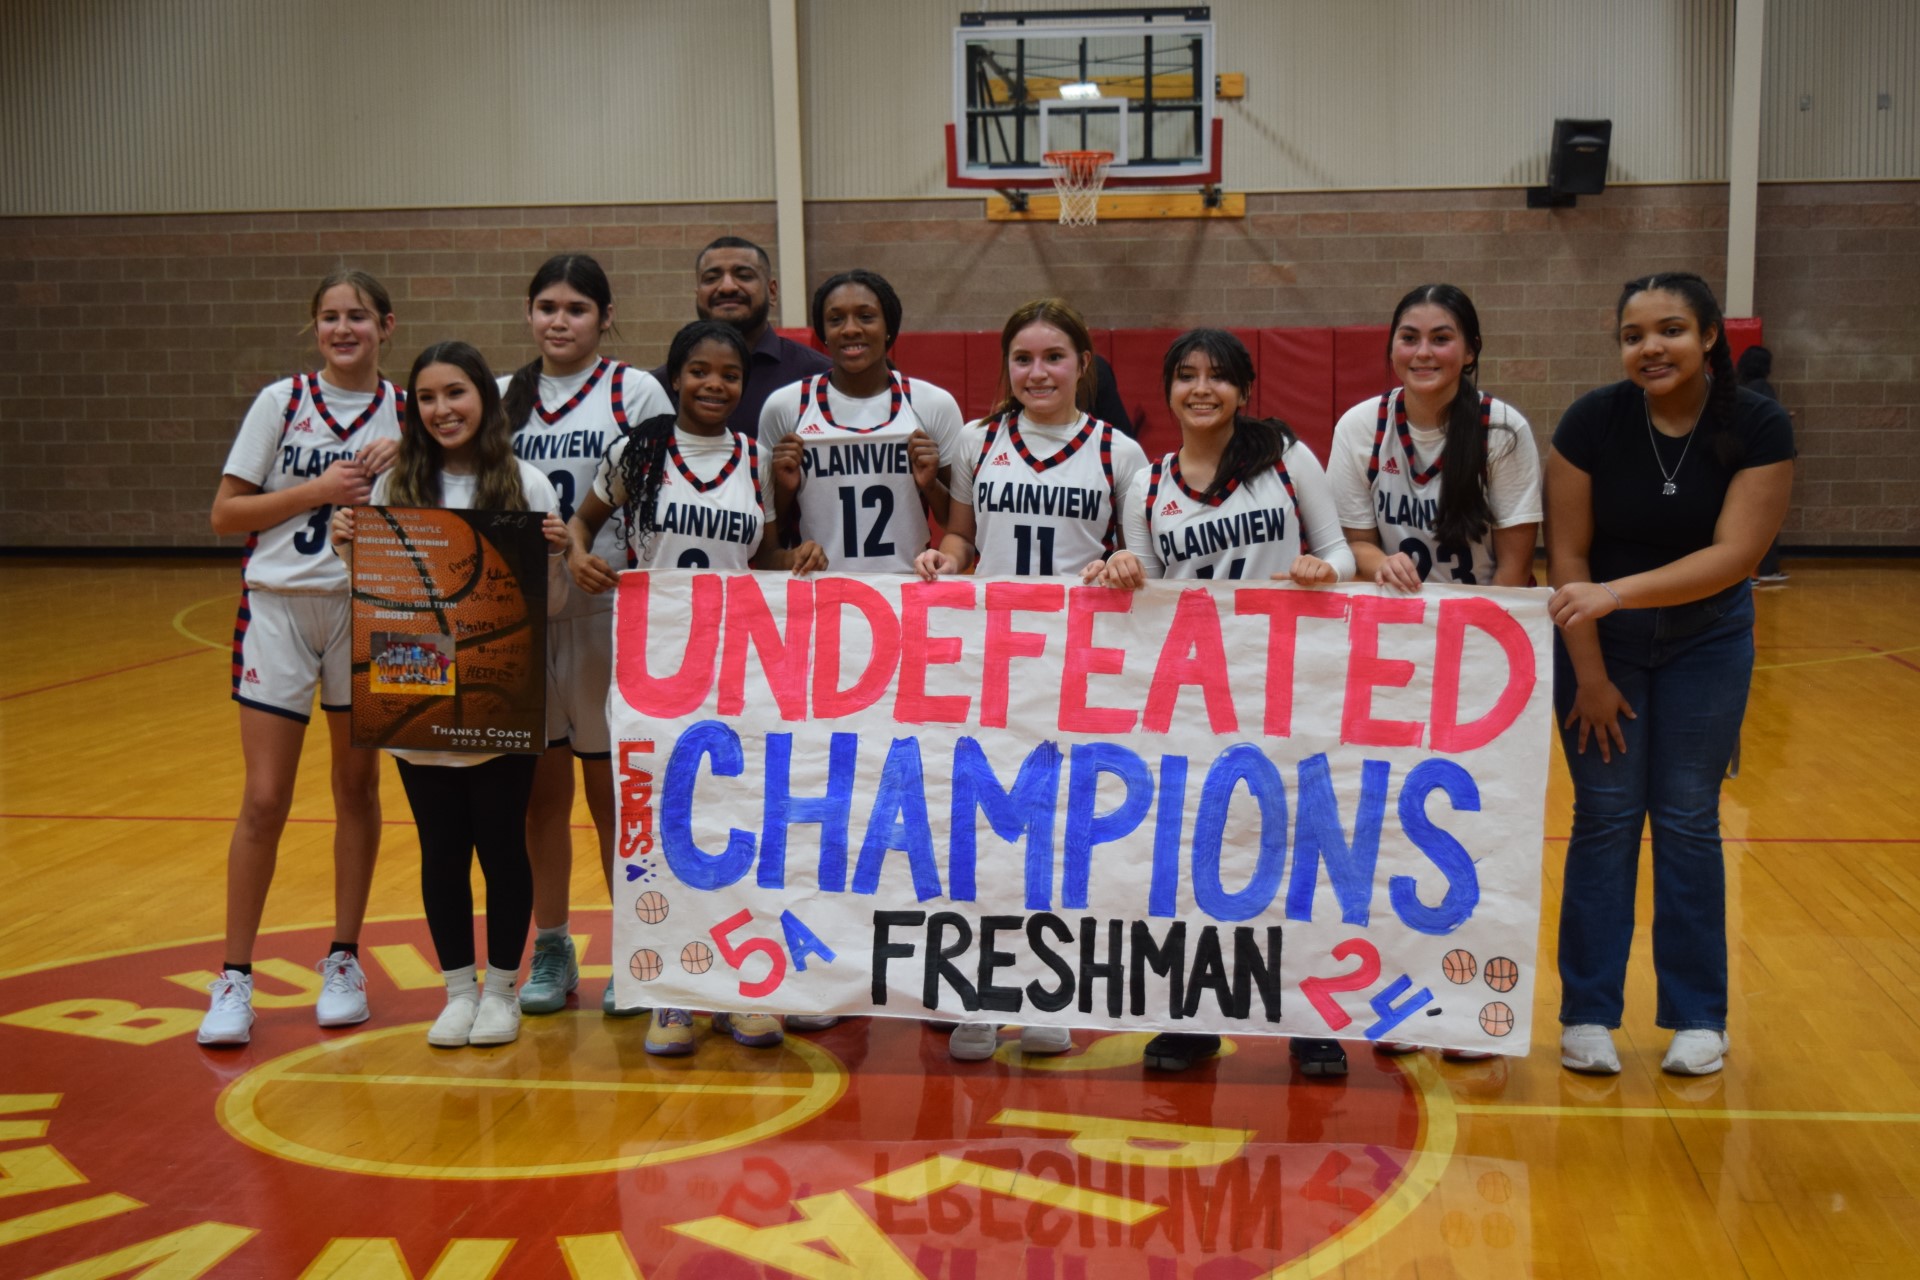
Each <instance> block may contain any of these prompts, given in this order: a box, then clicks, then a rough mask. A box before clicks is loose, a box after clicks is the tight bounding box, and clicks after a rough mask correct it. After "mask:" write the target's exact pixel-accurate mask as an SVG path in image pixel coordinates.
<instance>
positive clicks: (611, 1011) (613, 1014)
mask: <svg viewBox="0 0 1920 1280" xmlns="http://www.w3.org/2000/svg"><path fill="white" fill-rule="evenodd" d="M646 1011H647V1006H645V1005H643V1004H641V1005H635V1006H634V1007H633V1008H631V1009H622V1008H619V1007H618V1006H616V1005H615V1004H614V1003H613V979H612V978H608V979H607V989H606V990H605V991H602V992H601V993H600V1012H601V1013H603V1014H605V1015H606V1016H607V1017H609V1018H637V1017H639V1016H640V1015H641V1014H643V1013H645V1012H646Z"/></svg>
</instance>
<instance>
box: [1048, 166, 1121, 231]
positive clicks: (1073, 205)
mask: <svg viewBox="0 0 1920 1280" xmlns="http://www.w3.org/2000/svg"><path fill="white" fill-rule="evenodd" d="M1040 160H1041V162H1042V163H1043V164H1045V165H1046V166H1047V168H1049V169H1051V170H1052V171H1053V189H1054V190H1055V191H1057V192H1059V193H1060V225H1061V226H1063V227H1090V226H1092V225H1093V224H1094V223H1095V222H1096V221H1098V220H1099V213H1100V188H1101V186H1102V185H1104V184H1105V183H1106V180H1107V166H1108V165H1109V164H1110V163H1112V161H1113V152H1111V151H1049V152H1047V153H1046V154H1045V155H1044V156H1041V157H1040Z"/></svg>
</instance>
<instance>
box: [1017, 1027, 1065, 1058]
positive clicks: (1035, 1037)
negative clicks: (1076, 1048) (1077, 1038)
mask: <svg viewBox="0 0 1920 1280" xmlns="http://www.w3.org/2000/svg"><path fill="white" fill-rule="evenodd" d="M1071 1048H1073V1031H1072V1029H1071V1028H1068V1027H1022V1028H1020V1052H1022V1053H1065V1052H1066V1051H1067V1050H1069V1049H1071Z"/></svg>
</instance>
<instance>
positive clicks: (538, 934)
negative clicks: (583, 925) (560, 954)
mask: <svg viewBox="0 0 1920 1280" xmlns="http://www.w3.org/2000/svg"><path fill="white" fill-rule="evenodd" d="M569 923H570V922H569V921H566V920H562V921H561V922H560V923H559V924H557V925H555V926H553V928H551V929H548V928H546V927H545V926H540V925H536V926H535V927H534V930H533V940H534V941H535V942H536V943H539V942H552V941H553V940H554V939H555V938H564V937H566V936H567V925H568V924H569Z"/></svg>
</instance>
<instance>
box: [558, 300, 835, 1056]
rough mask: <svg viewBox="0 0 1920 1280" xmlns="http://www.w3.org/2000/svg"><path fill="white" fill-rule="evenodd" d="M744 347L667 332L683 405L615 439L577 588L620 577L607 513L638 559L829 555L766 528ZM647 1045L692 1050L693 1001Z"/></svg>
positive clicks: (748, 1029)
mask: <svg viewBox="0 0 1920 1280" xmlns="http://www.w3.org/2000/svg"><path fill="white" fill-rule="evenodd" d="M748 359H749V357H748V352H747V344H746V340H745V339H743V338H742V337H741V336H740V331H739V330H737V329H735V328H734V327H733V326H732V325H730V324H724V323H722V322H721V321H718V320H696V321H694V322H693V323H692V324H690V325H687V326H686V327H685V328H683V329H681V330H680V332H679V333H677V334H675V335H674V338H673V344H672V345H671V346H670V347H669V348H668V349H667V380H668V382H669V383H671V384H672V386H673V391H674V395H675V397H676V398H677V399H678V401H679V405H680V409H679V413H678V414H677V415H675V414H662V415H661V416H659V417H655V418H650V419H648V420H647V421H646V422H643V423H641V424H640V425H639V426H637V427H635V428H634V429H633V430H632V431H631V432H630V433H628V434H627V435H624V436H622V437H621V438H620V439H618V440H616V441H614V443H613V445H612V446H611V447H610V448H609V449H608V450H607V456H606V457H605V458H604V459H603V460H602V461H601V463H600V468H599V471H598V472H597V474H596V475H595V476H594V480H593V489H592V491H591V492H590V493H588V495H587V496H586V498H585V499H584V500H583V501H582V502H581V504H580V509H579V510H578V511H577V512H575V513H574V516H573V520H572V522H571V524H570V526H569V528H570V530H571V532H572V535H573V543H572V548H571V550H570V552H569V554H568V560H569V563H570V567H571V568H572V570H573V578H574V582H575V583H576V584H577V585H578V586H579V587H580V589H581V590H582V591H586V592H589V593H592V594H595V595H605V594H607V593H609V592H610V591H611V590H612V589H613V588H614V587H615V586H616V585H617V583H618V579H617V576H616V574H615V571H614V569H613V567H612V565H610V564H609V563H608V562H607V560H606V559H605V558H604V557H602V556H600V555H596V554H595V553H594V550H593V548H594V547H595V546H596V543H595V539H596V536H597V535H599V534H600V533H601V532H602V530H603V529H604V528H605V527H606V526H607V525H608V524H609V523H611V524H612V525H613V527H614V531H615V535H616V541H617V542H618V543H619V544H620V546H621V547H622V548H623V554H622V556H621V557H620V558H619V559H620V561H622V562H624V563H625V564H627V565H630V566H632V567H634V568H639V569H718V570H722V571H724V572H729V573H740V572H744V571H745V570H747V569H749V568H754V567H758V568H762V569H790V570H792V571H793V572H795V573H810V572H814V571H817V570H819V569H823V568H825V567H826V557H825V555H824V554H823V553H822V552H821V550H820V546H819V544H818V543H815V542H805V543H802V544H801V545H800V546H799V547H797V548H795V549H794V550H793V551H791V552H785V551H782V550H781V549H780V545H779V544H780V535H779V533H778V531H777V530H775V531H773V532H769V523H770V522H769V521H768V519H767V517H768V515H769V514H770V513H769V511H768V504H767V502H766V501H765V498H764V496H763V494H764V484H765V479H764V477H763V475H762V472H761V466H760V444H759V441H757V440H755V439H754V438H753V437H752V436H749V435H745V434H742V433H740V432H735V431H730V430H728V429H727V419H728V418H729V417H731V416H732V414H733V410H734V407H735V406H736V405H738V404H739V403H740V391H741V388H742V387H744V386H745V385H746V377H747V369H748ZM616 513H618V515H619V518H618V519H615V520H612V521H611V522H609V519H608V517H610V516H614V515H615V514H616ZM713 1027H714V1030H716V1031H727V1032H731V1033H732V1035H733V1038H734V1039H735V1040H737V1041H738V1042H739V1043H741V1044H744V1045H748V1046H751V1047H755V1048H767V1047H771V1046H773V1045H777V1044H779V1043H780V1041H781V1039H782V1034H781V1028H780V1019H779V1017H778V1016H777V1015H775V1014H771V1013H733V1014H727V1013H716V1014H714V1015H713ZM645 1048H646V1051H647V1052H648V1053H651V1054H659V1055H664V1056H667V1057H677V1056H680V1055H682V1054H688V1053H692V1052H693V1051H694V1048H695V1045H694V1038H693V1015H692V1012H691V1011H690V1010H687V1009H679V1008H660V1009H655V1010H654V1011H653V1022H652V1025H651V1026H649V1027H648V1028H647V1038H646V1044H645Z"/></svg>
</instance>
